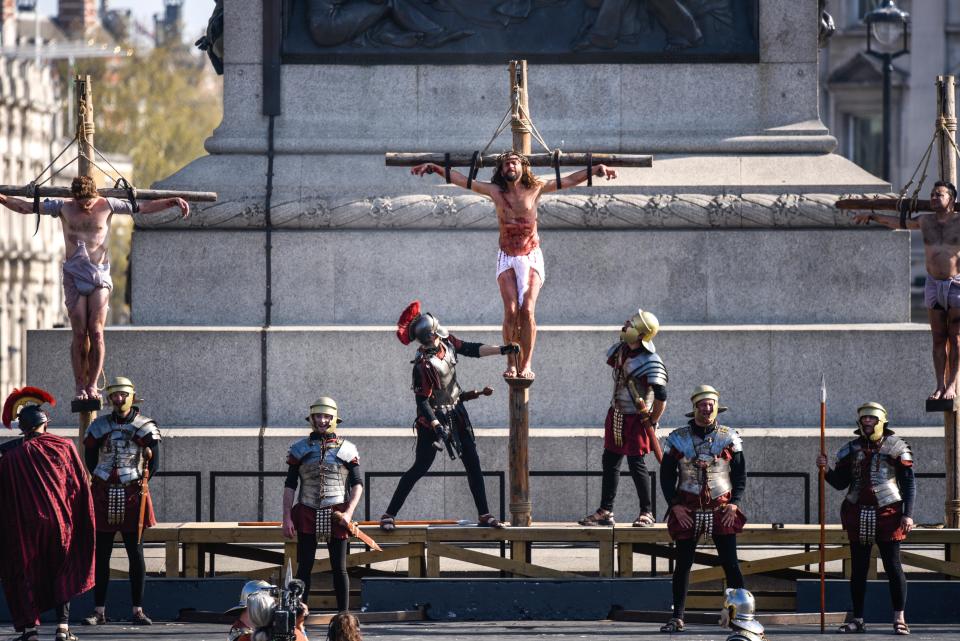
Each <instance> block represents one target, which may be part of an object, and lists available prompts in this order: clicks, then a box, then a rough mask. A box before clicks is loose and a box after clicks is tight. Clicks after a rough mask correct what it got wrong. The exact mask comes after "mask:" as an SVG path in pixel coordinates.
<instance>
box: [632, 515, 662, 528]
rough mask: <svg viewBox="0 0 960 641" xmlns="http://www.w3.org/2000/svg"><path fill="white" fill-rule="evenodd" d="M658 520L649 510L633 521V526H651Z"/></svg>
mask: <svg viewBox="0 0 960 641" xmlns="http://www.w3.org/2000/svg"><path fill="white" fill-rule="evenodd" d="M656 522H657V520H656V519H655V518H654V517H653V515H652V514H650V513H649V512H641V513H640V516H638V517H637V520H636V521H634V522H633V527H650V526H652V525H653V524H654V523H656Z"/></svg>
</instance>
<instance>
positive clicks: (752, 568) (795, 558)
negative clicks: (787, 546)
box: [690, 547, 850, 583]
mask: <svg viewBox="0 0 960 641" xmlns="http://www.w3.org/2000/svg"><path fill="white" fill-rule="evenodd" d="M849 556H850V548H847V547H842V548H827V549H826V550H825V551H824V558H825V559H826V560H827V561H836V560H838V559H844V558H849ZM819 561H820V552H819V550H813V551H812V552H800V553H798V554H787V555H783V556H774V557H770V558H767V559H758V560H755V561H741V562H740V572H741V573H742V574H743V575H744V576H747V575H749V574H762V573H764V572H769V571H771V570H783V569H786V568H792V567H796V566H798V565H807V564H808V563H819ZM723 577H724V572H723V568H722V567H714V568H707V569H705V570H694V571H693V572H691V573H690V583H703V582H704V581H715V580H718V579H722V578H723Z"/></svg>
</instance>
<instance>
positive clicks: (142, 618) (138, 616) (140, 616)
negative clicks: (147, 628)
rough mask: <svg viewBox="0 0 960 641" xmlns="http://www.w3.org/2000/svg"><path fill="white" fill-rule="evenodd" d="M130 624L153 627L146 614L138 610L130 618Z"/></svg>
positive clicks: (151, 620)
mask: <svg viewBox="0 0 960 641" xmlns="http://www.w3.org/2000/svg"><path fill="white" fill-rule="evenodd" d="M130 623H132V624H133V625H153V619H151V618H150V617H148V616H147V613H146V612H144V611H143V610H140V611H139V612H136V613H134V614H133V615H132V616H131V617H130Z"/></svg>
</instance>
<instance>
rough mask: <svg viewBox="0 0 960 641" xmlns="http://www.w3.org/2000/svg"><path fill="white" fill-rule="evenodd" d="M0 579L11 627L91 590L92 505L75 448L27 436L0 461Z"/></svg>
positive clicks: (48, 437)
mask: <svg viewBox="0 0 960 641" xmlns="http://www.w3.org/2000/svg"><path fill="white" fill-rule="evenodd" d="M0 514H2V515H3V521H2V525H3V526H2V527H0V580H2V581H3V590H4V594H5V595H6V599H7V605H8V607H9V608H10V612H11V614H12V615H13V623H14V626H16V627H18V628H20V627H27V626H32V625H34V624H35V623H36V622H37V621H38V620H39V617H40V613H41V612H44V611H46V610H49V609H51V608H54V607H56V606H57V605H59V604H61V603H66V602H67V601H69V600H70V599H72V598H73V597H75V596H77V595H78V594H81V593H83V592H86V591H87V590H89V589H90V588H92V587H93V583H94V577H93V565H94V563H93V553H94V528H93V504H92V501H91V497H90V490H89V488H88V486H87V482H86V471H85V470H84V468H83V464H82V463H81V462H80V457H79V456H78V455H77V451H76V449H74V447H73V443H72V442H71V441H69V440H67V439H65V438H61V437H59V436H55V435H53V434H40V435H38V436H35V437H33V438H30V439H28V440H26V441H24V443H23V444H22V445H20V446H18V447H16V448H14V449H13V450H10V451H8V452H7V453H6V454H5V455H4V456H3V458H0Z"/></svg>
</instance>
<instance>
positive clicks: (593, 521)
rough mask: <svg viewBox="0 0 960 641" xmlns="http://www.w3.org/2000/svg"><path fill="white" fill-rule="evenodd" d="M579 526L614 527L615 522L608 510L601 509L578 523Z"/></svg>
mask: <svg viewBox="0 0 960 641" xmlns="http://www.w3.org/2000/svg"><path fill="white" fill-rule="evenodd" d="M577 523H579V524H580V525H586V526H588V527H589V526H593V525H616V523H617V522H616V521H615V520H614V518H613V512H611V511H609V510H604V509H603V508H597V511H596V512H594V513H593V514H588V515H586V516H585V517H583V518H582V519H580V520H579V521H577Z"/></svg>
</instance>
